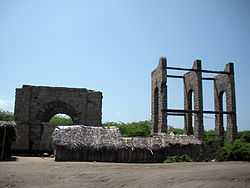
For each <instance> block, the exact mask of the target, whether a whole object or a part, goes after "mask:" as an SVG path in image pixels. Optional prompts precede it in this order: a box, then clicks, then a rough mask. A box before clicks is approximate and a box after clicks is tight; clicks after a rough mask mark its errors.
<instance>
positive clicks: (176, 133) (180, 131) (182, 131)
mask: <svg viewBox="0 0 250 188" xmlns="http://www.w3.org/2000/svg"><path fill="white" fill-rule="evenodd" d="M168 132H169V133H170V132H173V133H174V134H175V135H182V134H184V133H185V131H184V129H181V128H174V127H172V126H169V128H168Z"/></svg>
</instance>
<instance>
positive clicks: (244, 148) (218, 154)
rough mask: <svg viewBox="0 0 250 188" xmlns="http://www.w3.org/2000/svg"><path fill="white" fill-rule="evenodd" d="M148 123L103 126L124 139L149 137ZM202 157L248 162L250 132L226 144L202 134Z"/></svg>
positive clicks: (59, 120)
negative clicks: (118, 131) (116, 132)
mask: <svg viewBox="0 0 250 188" xmlns="http://www.w3.org/2000/svg"><path fill="white" fill-rule="evenodd" d="M1 120H2V121H13V120H14V115H13V113H12V112H6V111H1V110H0V121H1ZM50 123H52V124H55V125H70V124H72V120H71V118H69V117H66V116H61V115H56V116H54V117H52V118H51V120H50ZM150 124H151V122H150V121H139V122H131V123H123V122H107V123H104V124H103V126H116V127H118V128H119V129H120V131H121V134H122V135H123V136H126V137H133V136H144V137H145V136H149V135H150V132H151V126H150ZM169 132H173V133H174V134H176V135H179V134H184V130H183V129H180V128H174V127H171V126H169ZM203 140H204V149H203V152H204V153H203V155H204V156H205V158H206V160H212V159H216V160H218V161H230V160H243V161H250V131H241V132H239V134H238V137H237V139H236V140H235V141H234V142H233V143H228V142H226V141H223V140H222V139H220V138H218V137H216V135H215V132H214V131H212V130H209V131H206V132H205V133H204V139H203ZM178 161H190V158H189V157H188V156H169V157H167V158H166V160H165V162H178Z"/></svg>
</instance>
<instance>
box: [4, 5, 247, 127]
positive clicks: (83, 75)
mask: <svg viewBox="0 0 250 188" xmlns="http://www.w3.org/2000/svg"><path fill="white" fill-rule="evenodd" d="M249 10H250V1H248V0H245V1H244V0H220V1H218V0H209V1H201V0H196V1H195V0H188V1H185V0H182V1H177V0H172V1H170V0H169V1H167V0H162V1H160V0H156V1H152V0H151V1H150V0H112V1H111V0H105V1H103V0H100V1H95V0H89V1H84V0H71V1H69V0H33V1H32V0H22V1H19V0H0V70H1V77H0V78H1V79H0V86H1V89H0V108H1V109H4V110H9V111H13V110H14V101H15V88H17V87H21V86H22V85H23V84H31V85H48V86H66V87H80V88H81V87H83V88H85V87H86V88H89V89H94V90H99V91H102V92H103V96H104V98H103V121H104V122H105V121H125V122H127V121H137V120H145V119H150V87H151V86H150V73H151V71H152V70H153V69H154V68H155V67H156V65H157V64H158V61H159V58H160V56H166V57H167V60H168V65H169V66H180V67H191V66H192V62H193V61H194V60H195V59H201V60H202V62H203V68H205V69H215V70H223V69H224V64H226V63H228V62H234V63H235V72H236V73H235V74H236V89H237V90H236V93H237V112H238V127H239V129H240V130H243V129H249V128H250V124H249V120H250V115H249V106H250V102H249V99H248V97H249V96H250V95H249V94H250V88H249V81H250V79H249V77H248V76H250V64H249V63H250V62H249V57H250V21H249V19H250V11H249ZM168 85H169V91H168V93H169V98H168V100H169V107H173V108H182V107H183V84H182V82H181V81H170V82H169V83H168ZM204 85H206V86H204V90H203V92H204V106H205V109H213V106H214V104H213V90H212V83H209V82H208V83H207V82H206V83H204ZM169 122H170V124H171V125H174V126H176V127H182V126H183V121H182V120H181V119H179V118H177V119H176V118H170V119H169ZM205 123H206V124H205V127H206V128H213V127H214V124H213V123H214V120H213V116H211V117H210V119H208V118H206V121H205Z"/></svg>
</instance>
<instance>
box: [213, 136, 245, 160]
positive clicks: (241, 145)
mask: <svg viewBox="0 0 250 188" xmlns="http://www.w3.org/2000/svg"><path fill="white" fill-rule="evenodd" d="M216 159H217V160H218V161H250V143H248V142H246V141H242V140H241V139H237V140H235V141H234V142H233V143H232V144H230V143H225V145H224V147H222V148H221V149H220V150H218V152H217V154H216Z"/></svg>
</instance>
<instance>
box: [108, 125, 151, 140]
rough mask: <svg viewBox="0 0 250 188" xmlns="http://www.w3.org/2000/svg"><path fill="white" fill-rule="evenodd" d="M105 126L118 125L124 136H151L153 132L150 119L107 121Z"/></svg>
mask: <svg viewBox="0 0 250 188" xmlns="http://www.w3.org/2000/svg"><path fill="white" fill-rule="evenodd" d="M103 126H116V127H118V128H119V130H120V132H121V134H122V136H125V137H134V136H143V137H146V136H149V135H150V133H151V127H150V121H139V122H131V123H122V122H119V123H117V122H107V123H104V124H103Z"/></svg>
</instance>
